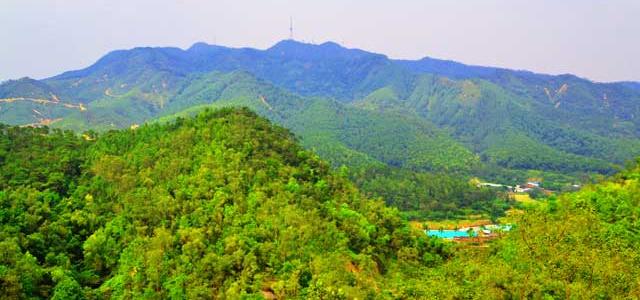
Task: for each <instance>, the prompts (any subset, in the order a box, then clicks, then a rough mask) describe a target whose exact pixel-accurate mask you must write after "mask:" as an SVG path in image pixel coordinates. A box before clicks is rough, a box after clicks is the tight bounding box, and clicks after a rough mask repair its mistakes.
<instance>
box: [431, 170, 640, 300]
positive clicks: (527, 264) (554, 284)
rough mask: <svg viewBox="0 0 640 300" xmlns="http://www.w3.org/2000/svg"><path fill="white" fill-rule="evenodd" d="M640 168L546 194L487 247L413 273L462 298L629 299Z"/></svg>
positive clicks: (637, 237)
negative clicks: (551, 195) (548, 196)
mask: <svg viewBox="0 0 640 300" xmlns="http://www.w3.org/2000/svg"><path fill="white" fill-rule="evenodd" d="M639 192H640V167H638V166H637V165H636V166H635V167H633V168H630V169H628V170H625V171H623V172H621V173H620V174H618V175H616V176H615V177H613V178H611V179H610V180H608V181H604V182H601V183H598V184H595V185H591V186H588V187H585V188H584V189H582V190H581V191H579V192H576V193H570V194H565V195H562V196H560V197H558V198H555V197H554V198H551V199H549V200H548V202H546V203H544V204H543V205H540V206H537V207H534V208H531V209H529V210H527V211H526V213H525V214H523V215H521V216H519V217H517V218H515V219H514V222H515V224H517V227H516V228H515V229H514V230H512V231H511V232H510V233H509V234H508V235H506V236H505V237H504V238H503V239H500V240H498V241H497V242H496V243H493V244H491V246H490V247H489V248H488V249H485V250H481V251H478V250H474V249H466V250H464V251H462V252H459V253H457V255H456V258H454V259H452V260H450V261H448V262H447V263H446V264H445V265H443V266H442V267H440V268H438V270H436V271H430V272H427V273H425V274H423V275H422V276H420V278H430V279H429V280H427V281H429V283H424V285H423V286H424V287H425V288H424V289H425V293H426V294H428V293H432V292H433V290H436V289H438V288H439V287H446V290H447V291H449V293H448V297H451V298H468V299H472V298H473V299H513V298H527V299H573V298H580V299H634V298H637V297H638V295H640V282H638V280H637V279H638V277H639V276H640V273H639V270H640V253H639V252H638V249H639V247H640V234H639V232H640V230H639V229H640V226H639V224H640V223H639V220H640V219H639V217H640V198H639V197H638V193H639Z"/></svg>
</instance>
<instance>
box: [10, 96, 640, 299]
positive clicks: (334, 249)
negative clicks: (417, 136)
mask: <svg viewBox="0 0 640 300" xmlns="http://www.w3.org/2000/svg"><path fill="white" fill-rule="evenodd" d="M375 172H376V173H371V172H369V173H368V174H369V176H370V177H372V178H371V179H369V180H367V183H365V185H368V186H370V185H373V187H370V188H373V189H375V185H376V184H379V183H380V181H384V180H390V181H392V182H394V185H398V186H399V185H402V184H411V183H418V184H419V183H426V182H430V181H438V182H440V186H441V187H442V188H440V189H429V188H425V187H420V188H422V189H423V191H424V192H428V193H432V194H434V195H435V196H438V197H440V196H443V197H445V198H446V197H447V196H446V195H445V193H447V192H453V193H472V194H469V195H467V196H465V197H464V198H465V199H471V202H472V204H474V203H475V204H477V203H482V201H486V200H490V199H493V198H492V196H490V197H486V195H485V192H487V191H482V190H479V191H473V190H469V189H468V188H467V187H464V186H462V185H459V184H458V183H456V182H455V181H454V179H453V178H452V179H449V181H446V180H444V179H443V178H444V177H442V176H433V177H429V176H432V175H427V174H424V175H419V176H418V175H412V174H414V173H409V174H403V172H406V171H403V170H396V171H393V172H391V173H386V172H387V171H385V170H384V169H382V170H378V171H375ZM409 176H415V177H414V178H413V179H409V180H406V181H403V180H402V179H403V178H410V177H409ZM0 178H1V179H2V180H0V237H1V238H0V294H1V295H3V298H7V299H14V298H16V299H17V298H30V299H41V298H51V299H101V298H135V299H140V298H143V299H149V298H152V299H164V298H171V299H194V298H232V299H237V298H246V299H264V298H266V299H269V298H273V297H276V298H287V299H326V298H330V299H355V298H358V299H434V298H437V299H442V298H450V299H462V298H464V299H511V298H535V299H537V298H562V299H568V298H573V297H577V298H583V297H584V298H605V299H608V298H613V299H618V298H634V297H636V296H637V295H638V294H639V293H640V285H639V283H638V281H637V278H638V277H639V276H640V274H638V272H639V271H638V270H640V257H639V254H638V251H637V249H638V248H639V247H640V244H639V243H640V236H639V234H638V232H640V228H639V227H638V224H639V216H640V203H639V198H638V197H637V195H638V193H639V192H640V190H639V189H640V168H639V167H638V166H637V165H636V166H635V167H632V168H630V169H628V170H626V171H623V172H621V173H620V174H618V175H616V176H615V177H612V178H611V179H609V180H607V181H603V182H600V183H598V184H594V185H590V186H587V187H585V188H583V189H582V190H581V191H579V192H576V193H569V194H564V195H561V196H559V197H555V196H554V197H551V198H549V199H547V200H541V201H538V202H536V203H537V204H535V205H533V206H529V207H526V208H525V209H524V211H523V213H521V214H516V215H512V216H511V217H510V218H509V219H508V221H509V222H511V224H513V228H512V230H511V231H510V232H507V233H504V235H503V236H502V238H499V239H497V240H495V241H494V242H492V243H489V244H484V245H483V246H481V247H478V245H474V244H460V245H456V244H452V243H443V242H442V241H440V240H439V239H437V238H427V237H426V235H425V234H424V233H423V232H421V231H417V230H414V229H411V228H410V227H409V226H408V224H407V223H406V221H405V220H403V218H402V217H401V215H400V213H399V211H398V210H397V209H393V208H388V207H386V206H385V205H384V203H382V202H381V201H378V200H373V199H370V198H368V197H366V196H364V195H363V193H362V192H359V191H358V189H356V188H355V187H354V185H353V184H351V183H350V182H349V181H348V179H347V178H346V174H341V173H340V172H335V171H332V169H331V167H330V166H329V165H328V164H327V163H325V162H323V161H322V160H320V159H319V157H318V156H317V155H315V154H314V153H313V152H310V151H307V150H304V149H303V148H302V147H301V146H300V145H298V144H297V143H296V141H295V138H294V137H293V136H292V135H291V133H289V132H288V131H287V130H286V129H283V128H280V127H276V126H273V125H272V124H271V123H270V122H269V121H267V120H266V119H264V118H261V117H258V116H257V115H256V114H254V113H252V112H250V111H248V110H246V109H223V110H216V111H210V110H206V111H204V112H202V113H200V114H197V115H196V116H195V117H192V118H177V119H175V121H173V122H164V123H155V124H147V125H143V126H141V127H139V128H137V129H135V130H134V129H126V130H120V131H109V132H105V133H101V134H95V133H87V134H86V135H85V136H84V137H80V136H78V135H76V134H74V133H73V132H70V131H66V132H63V131H60V130H50V129H48V128H33V127H25V128H21V127H9V126H5V125H2V126H1V127H0ZM360 178H363V177H360ZM383 186H384V184H383ZM382 192H387V191H385V190H383V191H382ZM406 199H411V196H410V195H408V198H406ZM490 202H491V201H490ZM427 204H431V205H438V203H437V202H435V203H427ZM490 204H491V205H493V206H496V205H497V206H499V205H500V203H497V202H491V203H490ZM402 205H406V206H407V207H405V208H406V209H413V208H412V206H413V205H416V204H415V203H412V202H410V201H405V202H404V203H402ZM418 205H419V204H418ZM461 205H464V204H461ZM434 207H435V206H434ZM434 207H429V208H428V209H429V210H431V209H434Z"/></svg>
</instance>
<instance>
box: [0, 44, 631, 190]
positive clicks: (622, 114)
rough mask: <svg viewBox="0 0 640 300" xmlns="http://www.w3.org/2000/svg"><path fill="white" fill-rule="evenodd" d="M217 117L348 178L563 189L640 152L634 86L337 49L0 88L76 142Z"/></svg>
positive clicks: (11, 108) (103, 70)
mask: <svg viewBox="0 0 640 300" xmlns="http://www.w3.org/2000/svg"><path fill="white" fill-rule="evenodd" d="M222 106H246V107H249V108H250V109H252V110H254V111H256V112H257V113H258V114H260V115H263V116H265V117H267V118H268V119H270V120H271V121H273V122H275V123H277V124H280V125H282V126H284V127H286V128H288V129H290V130H291V131H292V132H293V133H295V134H296V135H297V136H298V137H299V138H300V139H301V142H302V144H303V145H304V146H306V147H308V148H313V149H314V150H315V151H316V152H317V153H318V154H320V155H321V156H322V157H324V158H326V159H328V160H329V161H331V162H332V163H333V164H334V165H336V166H339V165H347V166H349V167H350V168H355V169H357V168H372V167H378V168H379V167H383V168H384V167H390V168H399V169H404V170H410V171H412V172H446V173H449V174H461V175H463V176H470V175H474V176H480V177H482V178H486V179H488V180H499V181H502V182H504V183H515V182H517V181H521V180H523V179H525V178H527V177H532V176H536V175H541V174H542V176H544V177H546V178H553V179H554V180H555V181H557V182H560V183H562V184H569V183H573V182H575V181H576V178H579V177H580V176H582V175H583V174H610V173H612V172H613V171H615V170H616V169H617V168H618V167H619V166H621V165H623V164H624V163H625V162H626V161H628V160H630V159H632V158H634V157H636V156H638V155H640V117H639V116H640V83H635V82H619V83H596V82H592V81H589V80H586V79H583V78H579V77H577V76H574V75H558V76H552V75H545V74H536V73H532V72H528V71H515V70H509V69H501V68H491V67H480V66H469V65H465V64H461V63H457V62H453V61H446V60H439V59H434V58H424V59H420V60H395V59H390V58H388V57H387V56H385V55H381V54H376V53H371V52H367V51H363V50H359V49H347V48H345V47H342V46H341V45H338V44H336V43H332V42H327V43H323V44H320V45H315V44H306V43H301V42H297V41H294V40H284V41H281V42H279V43H277V44H275V45H274V46H273V47H271V48H268V49H266V50H258V49H251V48H239V49H238V48H228V47H222V46H216V45H208V44H204V43H196V44H194V45H193V46H192V47H190V48H188V49H186V50H182V49H179V48H149V47H144V48H134V49H131V50H118V51H114V52H111V53H109V54H107V55H105V56H104V57H102V58H101V59H99V60H98V61H97V62H96V63H94V64H93V65H91V66H89V67H87V68H85V69H82V70H76V71H69V72H65V73H62V74H60V75H57V76H54V77H51V78H46V79H43V80H34V79H30V78H23V79H18V80H10V81H6V82H4V83H2V84H1V85H0V122H3V123H8V124H13V125H27V124H29V125H48V126H51V127H57V128H63V129H73V130H76V131H83V130H95V131H105V130H109V129H116V128H127V127H131V126H133V127H135V126H137V125H138V124H142V123H145V122H151V123H153V122H166V121H167V120H173V119H175V118H178V117H181V116H189V115H193V114H195V113H196V112H198V111H200V110H202V109H203V108H206V107H222ZM554 180H549V182H550V184H551V182H552V181H554Z"/></svg>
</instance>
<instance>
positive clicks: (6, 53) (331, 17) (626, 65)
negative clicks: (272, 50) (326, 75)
mask: <svg viewBox="0 0 640 300" xmlns="http://www.w3.org/2000/svg"><path fill="white" fill-rule="evenodd" d="M639 16H640V1H639V0H528V1H524V0H393V1H388V0H387V1H382V0H322V1H320V0H316V1H310V0H295V1H293V0H254V1H249V0H208V1H206V0H91V1H89V0H0V80H7V79H15V78H20V77H24V76H29V77H32V78H38V79H39V78H46V77H49V76H53V75H56V74H59V73H61V72H64V71H68V70H73V69H80V68H83V67H86V66H88V65H90V64H92V63H94V62H95V61H96V60H98V59H99V58H100V57H101V56H103V55H104V54H106V53H107V52H109V51H112V50H116V49H128V48H133V47H138V46H176V47H181V48H188V47H189V46H190V45H191V44H193V43H195V42H198V41H203V42H207V43H210V44H219V45H224V46H232V47H253V48H259V49H264V48H268V47H270V46H271V45H273V44H275V43H276V42H278V41H279V40H282V39H286V38H288V37H289V19H290V17H292V18H293V22H294V38H295V39H297V40H301V41H306V42H314V43H321V42H324V41H334V42H337V43H340V44H342V45H344V46H346V47H350V48H361V49H364V50H368V51H372V52H377V53H383V54H386V55H388V56H389V57H391V58H405V59H419V58H422V57H425V56H429V57H434V58H442V59H450V60H455V61H459V62H463V63H467V64H474V65H485V66H497V67H507V68H512V69H524V70H531V71H535V72H540V73H549V74H563V73H572V74H576V75H578V76H581V77H585V78H588V79H591V80H594V81H626V80H633V81H640V59H639V57H640V17H639Z"/></svg>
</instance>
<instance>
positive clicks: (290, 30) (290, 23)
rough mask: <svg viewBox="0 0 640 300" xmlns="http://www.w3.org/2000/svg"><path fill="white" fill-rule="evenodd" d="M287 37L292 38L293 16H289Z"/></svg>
mask: <svg viewBox="0 0 640 300" xmlns="http://www.w3.org/2000/svg"><path fill="white" fill-rule="evenodd" d="M289 39H290V40H293V17H289Z"/></svg>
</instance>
